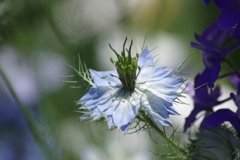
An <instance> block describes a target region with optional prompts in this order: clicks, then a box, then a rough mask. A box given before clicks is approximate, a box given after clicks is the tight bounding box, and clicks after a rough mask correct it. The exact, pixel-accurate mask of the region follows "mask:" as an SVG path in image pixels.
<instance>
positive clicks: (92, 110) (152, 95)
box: [78, 39, 184, 133]
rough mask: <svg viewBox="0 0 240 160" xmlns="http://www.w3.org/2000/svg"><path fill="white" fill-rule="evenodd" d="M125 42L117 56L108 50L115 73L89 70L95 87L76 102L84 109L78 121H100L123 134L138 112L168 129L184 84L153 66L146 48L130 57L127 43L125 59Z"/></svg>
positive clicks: (169, 72)
mask: <svg viewBox="0 0 240 160" xmlns="http://www.w3.org/2000/svg"><path fill="white" fill-rule="evenodd" d="M126 40H127V39H126ZM126 40H125V42H124V45H123V51H122V52H121V54H118V53H117V52H116V51H115V50H114V49H113V48H112V47H111V46H110V48H111V49H112V50H113V51H114V52H115V54H116V56H117V58H118V60H117V61H114V60H113V59H112V58H111V59H110V60H111V62H112V63H113V64H114V66H115V67H116V70H113V71H94V70H90V73H91V77H92V79H93V81H94V83H95V85H93V86H92V87H91V88H90V89H89V91H88V92H87V94H86V95H84V96H83V97H82V98H81V99H80V100H79V101H78V104H81V105H82V106H81V107H80V108H81V109H87V112H86V113H85V114H84V115H83V116H82V117H81V119H88V118H91V119H93V120H97V119H99V118H102V117H104V118H105V120H106V121H107V122H108V126H109V128H112V127H117V128H119V129H121V130H122V132H123V133H125V132H126V131H127V129H128V128H129V126H130V124H131V123H132V121H133V119H134V118H135V117H136V116H137V115H138V114H139V112H140V111H142V112H144V114H146V115H147V116H149V117H150V118H151V119H152V120H154V121H155V122H157V123H159V124H162V125H166V126H168V125H171V121H170V119H169V115H175V114H178V113H177V112H176V110H175V109H174V107H173V102H174V100H175V99H176V98H177V97H178V96H179V93H178V92H177V90H178V89H179V87H180V86H181V84H182V83H183V82H184V80H183V79H182V78H179V77H171V75H172V71H171V70H168V69H165V68H166V67H157V66H155V65H154V63H153V58H152V56H151V54H150V52H149V49H148V47H146V48H145V49H144V50H143V51H142V52H141V53H140V54H136V57H132V56H131V46H132V42H131V45H130V47H129V49H126V50H127V53H128V56H126V53H125V43H126Z"/></svg>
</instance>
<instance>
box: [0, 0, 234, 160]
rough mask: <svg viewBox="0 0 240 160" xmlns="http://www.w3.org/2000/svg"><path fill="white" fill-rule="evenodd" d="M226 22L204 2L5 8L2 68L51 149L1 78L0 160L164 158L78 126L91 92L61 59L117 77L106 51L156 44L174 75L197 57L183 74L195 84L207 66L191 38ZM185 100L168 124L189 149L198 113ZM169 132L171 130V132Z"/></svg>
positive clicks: (49, 1) (58, 1)
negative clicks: (187, 127)
mask: <svg viewBox="0 0 240 160" xmlns="http://www.w3.org/2000/svg"><path fill="white" fill-rule="evenodd" d="M219 14H220V12H219V11H218V9H217V8H216V7H215V6H214V3H211V4H210V5H209V6H204V5H203V2H202V1H201V0H195V1H193V0H181V1H180V0H148V1H146V0H121V1H120V0H34V1H33V0H22V1H19V0H1V1H0V67H1V69H2V70H3V71H4V72H5V74H6V75H7V77H8V79H9V81H10V83H11V86H12V87H13V89H14V90H15V92H16V94H17V95H18V97H19V99H20V100H21V102H22V103H23V104H24V105H25V106H26V107H27V110H28V111H29V112H30V115H31V119H32V121H33V122H34V124H35V126H36V128H37V129H38V130H37V132H38V133H39V134H40V135H41V137H42V139H43V140H44V142H45V143H44V145H45V150H47V151H43V150H42V148H41V147H40V146H39V144H37V143H36V141H35V139H34V137H33V136H32V133H31V130H30V129H29V126H28V125H27V123H26V119H25V117H24V115H23V112H22V110H21V109H20V107H19V105H18V103H16V100H15V99H14V98H13V96H12V95H11V93H10V92H9V88H8V87H7V86H6V83H5V82H4V81H3V79H2V76H0V160H45V159H62V160H125V159H126V160H151V159H153V160H155V159H164V158H163V157H162V158H160V157H161V154H164V153H168V148H166V147H163V146H160V145H157V144H155V143H154V142H153V141H151V139H150V138H149V136H148V134H147V133H146V132H140V133H135V134H130V135H128V134H126V135H122V133H121V132H120V131H118V130H114V131H109V129H108V128H107V126H102V125H99V124H95V123H85V122H80V120H79V117H80V116H81V114H80V113H78V112H77V110H78V107H79V106H76V105H75V102H76V101H77V100H79V99H80V98H81V96H83V95H84V93H85V92H86V89H85V88H78V87H76V86H79V85H81V83H82V82H81V81H80V78H79V77H76V76H75V77H64V76H68V75H76V73H75V72H74V71H73V70H72V69H71V68H69V67H68V66H67V65H65V64H64V63H63V62H62V61H64V62H66V63H68V64H70V65H73V66H76V67H77V63H78V60H77V57H78V55H80V56H81V59H82V61H84V62H85V63H86V65H87V66H88V68H91V69H95V70H99V71H100V70H111V69H113V65H112V64H111V62H110V61H109V58H110V57H113V58H114V59H115V58H116V57H115V55H114V53H113V52H112V51H111V50H110V49H109V47H108V43H110V44H111V45H112V46H113V48H115V50H117V51H121V49H122V43H123V41H124V39H125V37H126V36H127V37H128V38H129V39H133V41H134V45H133V50H134V53H136V52H138V53H139V52H140V51H141V49H142V47H143V45H146V44H149V45H150V48H151V49H153V51H152V54H153V55H154V56H156V58H155V60H158V62H157V65H160V66H167V67H168V68H171V69H176V68H177V67H178V65H179V64H181V63H182V62H183V61H184V60H185V59H186V58H187V57H188V56H189V55H190V58H189V59H188V60H187V62H186V63H185V65H184V68H183V70H184V71H185V72H186V73H184V74H182V76H183V77H185V78H189V82H193V78H194V76H195V75H196V74H197V73H200V72H201V71H202V70H203V67H204V66H203V64H202V60H201V53H200V52H199V51H197V50H195V49H192V48H190V45H189V43H190V41H195V40H194V32H196V33H198V34H201V33H202V32H203V30H204V29H205V28H206V27H207V26H208V25H210V24H211V23H212V22H214V21H216V20H217V17H218V15H219ZM128 44H129V43H128ZM232 59H234V57H233V58H232ZM235 59H236V58H235ZM237 64H238V63H237V61H236V63H235V65H237ZM64 81H78V82H77V83H65V82H64ZM220 83H221V84H224V86H223V88H224V95H222V96H223V97H224V96H225V95H227V96H228V95H229V93H230V92H231V91H234V88H233V86H232V85H231V84H229V83H227V81H226V80H222V81H221V82H220ZM183 101H184V102H186V103H188V104H189V105H179V104H176V105H175V107H176V110H177V111H178V112H179V113H180V114H181V115H180V116H172V117H171V119H172V120H173V125H174V127H178V130H177V132H176V136H177V137H180V138H181V141H183V142H187V137H188V135H187V134H185V133H182V131H183V128H182V126H183V124H184V119H185V118H186V116H188V115H189V113H190V111H191V110H192V108H193V106H192V101H191V99H190V98H186V99H183ZM228 105H230V106H231V105H232V104H228ZM233 106H234V105H233ZM220 107H221V106H220ZM172 130H173V129H172V128H171V127H168V132H169V133H171V132H172ZM153 137H154V139H155V140H156V141H157V142H159V143H165V142H164V141H163V140H162V139H161V137H158V136H157V135H154V133H153ZM152 152H154V153H155V154H154V153H152ZM46 153H47V154H46Z"/></svg>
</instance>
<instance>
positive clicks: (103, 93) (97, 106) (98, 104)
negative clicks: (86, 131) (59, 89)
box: [77, 86, 119, 119]
mask: <svg viewBox="0 0 240 160" xmlns="http://www.w3.org/2000/svg"><path fill="white" fill-rule="evenodd" d="M118 90H119V89H114V88H112V87H110V86H100V87H99V86H93V87H91V88H90V89H89V92H88V93H87V94H86V95H85V96H83V97H82V98H81V99H80V100H79V101H78V102H77V103H78V104H81V105H82V106H81V107H80V108H81V109H88V110H90V111H89V112H88V113H85V114H84V115H83V116H82V119H86V118H89V117H92V118H93V119H98V118H100V117H101V116H102V115H103V111H104V110H106V109H107V108H108V107H109V106H110V105H111V104H112V100H113V99H114V96H115V94H116V93H117V91H118Z"/></svg>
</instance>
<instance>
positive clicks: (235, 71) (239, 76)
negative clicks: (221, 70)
mask: <svg viewBox="0 0 240 160" xmlns="http://www.w3.org/2000/svg"><path fill="white" fill-rule="evenodd" d="M224 62H225V63H227V65H228V67H229V68H231V69H232V70H233V72H234V73H235V74H236V76H238V78H240V73H238V71H237V70H236V69H235V68H234V67H233V65H232V64H231V63H230V62H229V61H228V60H227V59H224Z"/></svg>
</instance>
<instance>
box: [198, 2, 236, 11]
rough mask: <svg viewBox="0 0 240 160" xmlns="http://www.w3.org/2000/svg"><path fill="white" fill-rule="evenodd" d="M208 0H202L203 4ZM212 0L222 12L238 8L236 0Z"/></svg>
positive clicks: (206, 3)
mask: <svg viewBox="0 0 240 160" xmlns="http://www.w3.org/2000/svg"><path fill="white" fill-rule="evenodd" d="M210 1H211V0H203V2H204V4H205V5H208V4H209V3H210ZM214 2H215V4H216V6H217V7H218V8H219V9H220V11H221V12H222V13H224V12H234V11H236V10H238V8H239V3H238V0H214Z"/></svg>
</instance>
